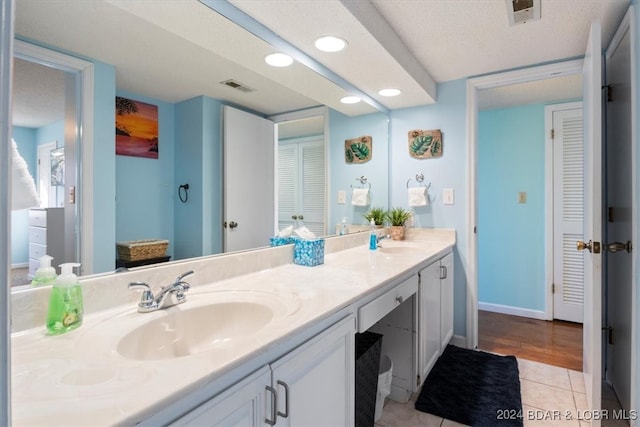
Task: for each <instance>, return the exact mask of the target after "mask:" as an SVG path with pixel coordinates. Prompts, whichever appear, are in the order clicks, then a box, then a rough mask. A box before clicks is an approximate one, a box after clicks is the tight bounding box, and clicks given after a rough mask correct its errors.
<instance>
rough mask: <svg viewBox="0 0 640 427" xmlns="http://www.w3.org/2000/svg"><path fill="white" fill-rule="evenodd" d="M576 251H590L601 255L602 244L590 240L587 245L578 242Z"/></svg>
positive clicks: (580, 241)
mask: <svg viewBox="0 0 640 427" xmlns="http://www.w3.org/2000/svg"><path fill="white" fill-rule="evenodd" d="M576 249H578V250H579V251H583V250H585V249H586V250H588V251H589V252H591V253H594V254H599V253H600V242H592V241H591V240H589V241H588V242H587V243H585V242H583V241H582V240H578V241H577V242H576Z"/></svg>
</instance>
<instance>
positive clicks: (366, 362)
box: [355, 332, 382, 427]
mask: <svg viewBox="0 0 640 427" xmlns="http://www.w3.org/2000/svg"><path fill="white" fill-rule="evenodd" d="M381 347H382V335H380V334H376V333H374V332H363V333H361V334H356V382H355V389H356V390H355V394H356V402H355V426H356V427H372V426H373V424H374V420H373V419H374V416H375V412H376V394H377V391H378V371H379V369H380V349H381Z"/></svg>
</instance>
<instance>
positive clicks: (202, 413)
mask: <svg viewBox="0 0 640 427" xmlns="http://www.w3.org/2000/svg"><path fill="white" fill-rule="evenodd" d="M270 383H271V370H270V369H269V367H268V366H263V367H262V368H261V369H259V370H258V371H257V372H254V373H253V374H251V375H249V376H248V377H247V378H245V379H244V380H242V381H240V382H238V383H236V384H234V385H233V386H232V387H230V388H228V389H227V390H225V391H224V392H222V393H220V394H219V395H217V396H216V397H214V398H213V399H211V400H209V401H207V402H205V403H203V404H202V405H200V406H198V407H197V408H196V409H194V410H192V411H191V412H189V413H188V414H186V415H184V416H182V417H181V418H180V419H178V420H177V421H175V422H173V423H171V424H170V425H171V426H174V427H177V426H225V427H231V426H235V427H254V426H261V425H264V420H265V417H266V416H267V414H265V410H266V408H267V401H268V400H269V399H273V397H271V396H267V395H266V394H265V391H266V390H267V389H266V387H267V386H268V385H269V384H270Z"/></svg>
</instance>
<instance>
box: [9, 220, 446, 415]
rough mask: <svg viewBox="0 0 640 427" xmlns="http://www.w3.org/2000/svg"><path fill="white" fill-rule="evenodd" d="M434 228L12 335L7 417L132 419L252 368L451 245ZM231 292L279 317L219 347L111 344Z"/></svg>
mask: <svg viewBox="0 0 640 427" xmlns="http://www.w3.org/2000/svg"><path fill="white" fill-rule="evenodd" d="M432 231H433V232H432V233H417V234H416V236H414V238H412V240H407V241H402V242H393V241H389V240H383V241H382V246H383V247H385V246H387V247H389V246H399V245H404V246H412V247H415V248H416V250H415V251H411V252H409V253H405V252H403V253H402V254H391V253H384V252H382V251H370V250H369V249H368V247H367V246H365V245H360V246H358V247H355V248H352V249H347V250H343V251H340V252H334V253H330V254H326V255H325V261H324V264H323V265H319V266H315V267H304V266H299V265H295V264H289V265H284V266H280V267H275V268H271V269H266V270H263V271H260V272H256V273H251V274H247V275H243V276H239V277H235V278H231V279H227V280H222V281H218V282H216V283H212V284H208V285H201V286H197V287H196V286H194V287H192V289H191V290H190V291H189V292H188V293H187V301H186V302H185V303H183V304H180V305H178V306H174V307H171V308H168V309H165V310H160V311H157V312H153V313H145V314H141V313H138V312H137V311H136V307H135V305H130V304H129V305H126V306H118V307H116V308H113V309H109V310H104V311H101V312H98V313H95V314H91V315H87V316H86V317H85V319H84V323H83V325H82V326H81V327H80V328H79V329H77V330H74V331H71V332H69V333H67V334H63V335H59V336H45V329H44V327H40V328H34V329H29V330H26V331H23V332H19V333H15V334H13V335H12V340H11V346H12V361H11V363H12V395H11V399H12V420H13V425H14V426H27V425H29V426H31V425H34V426H35V425H47V426H51V425H67V426H68V425H82V426H87V425H116V424H133V423H135V422H138V421H141V420H143V419H144V418H146V417H148V416H149V415H150V414H153V413H154V411H155V410H156V409H157V408H159V407H163V406H166V404H168V403H170V402H172V401H174V400H175V399H176V397H177V396H185V395H188V394H189V393H191V392H193V391H195V390H197V389H199V388H202V387H203V386H205V385H210V384H211V382H212V381H214V380H216V379H219V378H220V377H221V376H223V375H226V374H229V372H232V371H234V370H238V371H242V372H245V374H248V373H250V372H251V370H253V369H257V368H258V367H260V366H261V365H262V364H264V362H263V360H262V359H264V358H265V357H267V358H268V357H269V356H270V355H272V354H273V355H276V354H277V353H278V352H279V351H280V352H281V353H282V351H286V350H287V349H286V348H284V347H285V345H284V343H285V342H286V341H287V340H289V339H291V337H293V336H295V335H296V334H298V333H301V332H302V331H304V330H305V329H308V328H310V327H312V326H313V325H315V324H317V323H319V322H321V321H322V320H323V319H327V318H328V317H330V316H332V315H335V314H336V313H339V312H340V311H345V310H346V312H348V311H349V310H352V312H355V310H356V309H357V307H358V306H360V305H362V304H361V303H364V302H366V301H368V300H370V299H371V298H373V297H374V296H375V295H376V293H377V292H376V291H380V292H381V291H382V289H383V288H384V287H385V285H389V284H391V283H392V282H394V281H395V280H397V279H399V278H401V277H403V276H406V275H407V274H412V273H415V272H416V271H417V270H418V269H419V268H422V267H424V266H425V265H427V264H428V263H430V262H431V261H433V260H435V259H437V258H438V257H440V256H441V255H442V254H444V253H446V252H449V251H450V250H451V248H452V247H453V246H454V245H455V231H453V230H432ZM417 248H419V249H417ZM232 300H233V301H253V300H259V301H262V302H265V303H273V304H274V307H278V315H277V316H275V317H274V318H273V319H272V320H271V321H270V322H269V323H268V324H267V325H266V326H265V327H264V328H262V329H261V330H260V331H259V333H255V334H251V335H250V336H247V337H245V338H246V339H244V338H243V339H238V340H235V341H233V342H232V343H229V345H227V346H225V347H223V348H222V349H217V350H216V351H215V352H212V351H206V352H202V353H199V354H195V355H190V356H186V357H177V358H170V359H163V360H147V361H140V360H132V359H129V358H125V357H123V356H122V355H120V354H119V353H118V351H117V350H116V349H117V344H118V342H119V340H120V339H121V338H122V337H123V336H124V335H125V334H126V333H127V332H129V331H131V330H132V329H134V328H136V327H137V326H139V325H141V324H143V323H146V322H148V321H149V320H152V319H154V318H157V317H159V316H166V315H167V312H169V311H170V310H184V309H188V308H190V307H195V306H197V305H198V304H200V305H201V304H206V303H208V302H211V301H232ZM281 350H282V351H281ZM261 355H262V356H263V357H262V358H261V357H259V356H261ZM253 364H255V365H256V366H253ZM245 374H243V375H245Z"/></svg>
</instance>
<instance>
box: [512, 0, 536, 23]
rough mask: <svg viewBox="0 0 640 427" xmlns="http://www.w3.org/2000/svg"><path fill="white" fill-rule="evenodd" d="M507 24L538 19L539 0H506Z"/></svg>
mask: <svg viewBox="0 0 640 427" xmlns="http://www.w3.org/2000/svg"><path fill="white" fill-rule="evenodd" d="M506 2H507V15H508V17H509V25H516V24H526V23H527V22H529V21H535V20H538V19H540V0H506Z"/></svg>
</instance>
